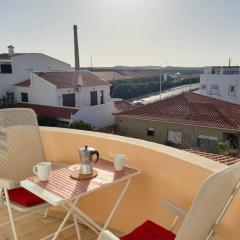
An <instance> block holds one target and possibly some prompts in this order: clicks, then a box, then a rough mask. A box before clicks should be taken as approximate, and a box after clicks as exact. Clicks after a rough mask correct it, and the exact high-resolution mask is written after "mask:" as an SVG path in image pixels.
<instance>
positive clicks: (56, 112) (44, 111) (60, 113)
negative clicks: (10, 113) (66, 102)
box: [15, 103, 79, 119]
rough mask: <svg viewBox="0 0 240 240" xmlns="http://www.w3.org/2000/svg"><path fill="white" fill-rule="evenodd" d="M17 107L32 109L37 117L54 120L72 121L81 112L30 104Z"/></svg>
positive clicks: (67, 108) (16, 105) (76, 109)
mask: <svg viewBox="0 0 240 240" xmlns="http://www.w3.org/2000/svg"><path fill="white" fill-rule="evenodd" d="M15 107H21V108H31V109H33V110H34V111H35V112H36V114H37V115H39V116H45V117H53V118H64V119H71V116H72V115H74V114H75V113H77V112H78V111H79V108H71V107H53V106H46V105H39V104H30V103H16V104H15Z"/></svg>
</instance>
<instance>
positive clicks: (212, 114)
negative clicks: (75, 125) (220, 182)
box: [117, 92, 240, 130]
mask: <svg viewBox="0 0 240 240" xmlns="http://www.w3.org/2000/svg"><path fill="white" fill-rule="evenodd" d="M117 115H118V116H122V117H127V118H135V119H144V120H154V121H159V122H169V123H177V124H186V125H188V124H189V125H197V126H206V127H215V128H225V129H234V130H240V106H239V105H236V104H232V103H229V102H224V101H221V100H218V99H214V98H211V97H206V96H203V95H200V94H196V93H192V92H188V93H183V94H181V95H178V96H174V97H171V98H168V99H164V100H161V101H157V102H154V103H151V104H147V105H145V106H141V107H137V108H135V109H132V110H127V111H123V112H121V113H118V114H117Z"/></svg>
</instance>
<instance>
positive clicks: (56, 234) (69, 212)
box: [52, 199, 78, 240]
mask: <svg viewBox="0 0 240 240" xmlns="http://www.w3.org/2000/svg"><path fill="white" fill-rule="evenodd" d="M77 202H78V199H76V200H75V201H74V202H73V207H74V206H75V205H76V204H77ZM73 207H71V208H70V209H69V210H68V213H67V215H66V216H65V218H64V219H63V221H62V223H61V224H60V226H59V228H58V230H57V231H56V233H55V235H54V236H53V238H52V240H56V239H57V237H58V235H59V233H60V232H61V231H62V228H63V227H64V225H65V223H66V222H67V220H68V218H69V217H70V215H71V214H72V213H73Z"/></svg>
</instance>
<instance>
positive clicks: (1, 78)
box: [0, 46, 71, 96]
mask: <svg viewBox="0 0 240 240" xmlns="http://www.w3.org/2000/svg"><path fill="white" fill-rule="evenodd" d="M58 70H62V71H70V70H71V65H70V64H68V63H65V62H62V61H60V60H58V59H55V58H52V57H49V56H47V55H45V54H42V53H15V52H14V47H13V46H9V47H8V53H3V54H0V96H2V95H3V94H5V92H6V91H12V90H14V88H13V85H14V84H16V83H19V82H21V81H24V80H26V79H29V78H30V76H31V74H32V72H35V71H58Z"/></svg>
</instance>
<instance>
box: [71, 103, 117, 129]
mask: <svg viewBox="0 0 240 240" xmlns="http://www.w3.org/2000/svg"><path fill="white" fill-rule="evenodd" d="M116 111H117V110H116V108H115V106H114V102H108V103H105V104H101V105H96V106H89V107H82V108H80V110H79V111H78V112H77V113H76V114H75V115H74V116H73V119H72V121H73V122H78V121H81V120H82V121H84V122H87V123H90V124H91V126H92V127H95V128H104V127H109V126H112V125H114V124H115V116H114V115H113V113H114V112H116Z"/></svg>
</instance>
